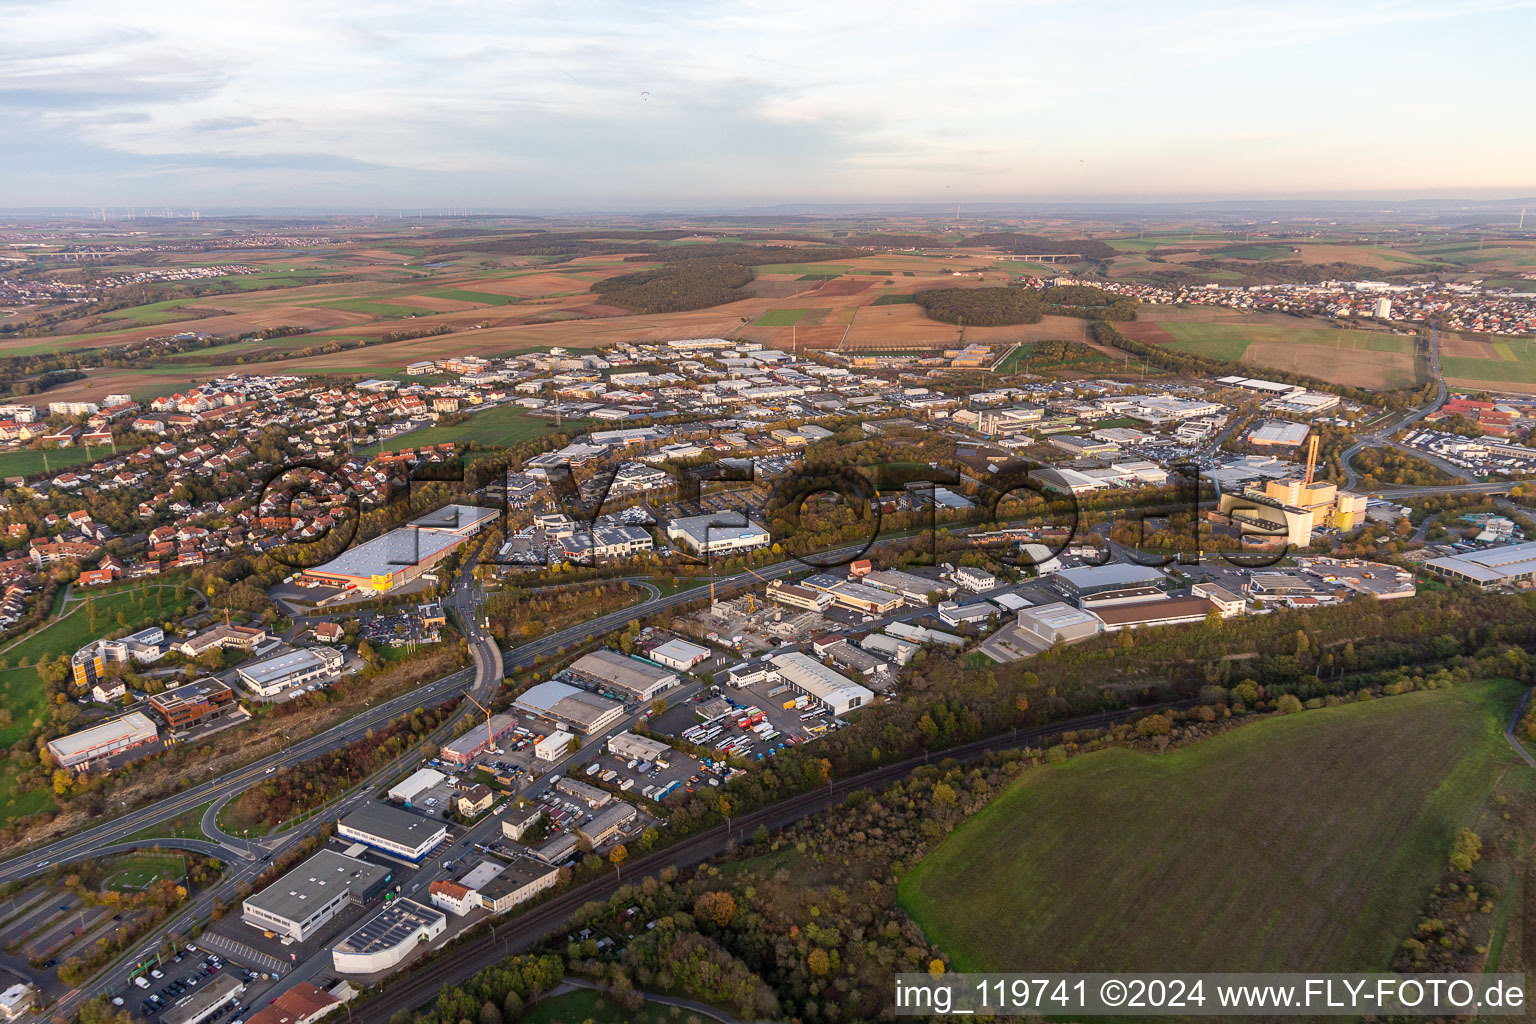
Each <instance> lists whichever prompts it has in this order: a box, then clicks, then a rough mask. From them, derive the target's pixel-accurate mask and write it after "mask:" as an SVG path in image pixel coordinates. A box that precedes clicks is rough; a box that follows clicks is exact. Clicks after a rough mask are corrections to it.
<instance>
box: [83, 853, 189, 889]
mask: <svg viewBox="0 0 1536 1024" xmlns="http://www.w3.org/2000/svg"><path fill="white" fill-rule="evenodd" d="M108 868H109V870H110V872H111V873H110V874H108V875H107V878H106V881H105V883H104V885H105V887H106V888H108V889H147V888H148V887H149V886H150V885H152V884H154V883H155V882H158V881H160V880H161V879H163V878H174V879H182V878H185V877H186V875H187V862H186V860H185V858H183V857H181V856H179V855H177V854H174V853H130V854H126V855H125V856H123V857H119V858H114V860H113V861H112V863H111V864H109V865H108Z"/></svg>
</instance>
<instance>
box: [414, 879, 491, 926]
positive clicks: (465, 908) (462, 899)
mask: <svg viewBox="0 0 1536 1024" xmlns="http://www.w3.org/2000/svg"><path fill="white" fill-rule="evenodd" d="M427 899H429V900H431V901H432V905H433V906H434V907H441V908H442V909H444V910H446V911H448V912H449V913H450V914H453V915H454V916H456V917H463V916H464V915H465V914H467V913H469V912H470V911H471V910H474V909H475V908H476V907H478V906H479V905H480V894H479V893H477V892H475V890H473V889H471V888H470V887H469V886H467V885H464V884H463V883H462V882H454V881H450V880H449V879H446V878H439V879H438V880H437V881H435V882H433V883H432V884H431V885H429V886H427Z"/></svg>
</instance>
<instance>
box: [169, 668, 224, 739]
mask: <svg viewBox="0 0 1536 1024" xmlns="http://www.w3.org/2000/svg"><path fill="white" fill-rule="evenodd" d="M149 706H150V707H152V708H154V709H155V711H156V712H157V713H159V715H160V717H161V718H163V719H165V724H166V725H167V726H169V727H170V729H171V731H172V732H179V731H181V730H183V729H188V728H191V727H192V726H194V725H198V724H200V723H202V722H203V721H204V720H205V719H206V720H210V721H211V720H213V719H216V718H218V717H220V716H221V715H223V714H224V712H225V711H226V710H227V709H229V708H231V707H235V706H236V704H235V691H233V690H231V689H230V688H229V687H227V686H225V685H224V684H223V683H221V682H219V681H218V680H217V679H214V678H212V677H208V678H204V679H198V680H196V681H194V682H190V683H187V684H186V685H185V686H178V687H176V688H175V689H173V690H166V691H165V692H163V693H157V694H154V695H152V696H151V697H150V698H149Z"/></svg>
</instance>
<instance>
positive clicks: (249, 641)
mask: <svg viewBox="0 0 1536 1024" xmlns="http://www.w3.org/2000/svg"><path fill="white" fill-rule="evenodd" d="M266 640H267V631H266V630H264V629H260V628H257V627H255V626H236V625H234V624H233V623H229V622H221V623H219V624H218V625H217V626H214V627H213V628H212V629H205V630H203V631H202V632H201V633H199V634H197V635H196V636H193V637H188V638H187V639H185V640H183V641H181V642H180V643H175V644H172V645H171V650H173V651H176V652H177V653H178V654H184V655H186V656H187V657H189V658H201V657H202V656H203V655H205V654H207V653H208V652H209V651H211V650H213V649H214V648H215V647H217V648H219V649H220V650H227V649H228V648H230V647H233V648H235V649H237V650H241V651H254V650H255V649H256V648H257V647H260V646H261V645H262V644H263V643H265V642H266Z"/></svg>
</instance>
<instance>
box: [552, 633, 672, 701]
mask: <svg viewBox="0 0 1536 1024" xmlns="http://www.w3.org/2000/svg"><path fill="white" fill-rule="evenodd" d="M689 646H692V645H689ZM567 671H568V672H569V673H570V675H571V676H572V678H574V679H577V680H580V681H582V682H587V683H591V684H592V685H594V686H597V687H600V688H602V689H604V690H607V691H611V692H616V693H619V694H622V695H623V696H624V698H625V699H626V700H631V701H639V700H650V699H651V698H652V697H654V696H656V695H657V694H658V693H660V692H661V691H662V690H665V689H668V688H669V687H673V686H676V685H677V684H678V677H677V673H676V672H668V671H667V670H666V669H664V668H662V667H660V666H659V665H653V664H651V663H650V662H648V661H642V660H640V659H639V658H632V657H629V656H627V655H623V654H620V653H619V652H618V651H610V650H606V649H603V650H596V651H593V652H592V653H591V654H584V655H582V656H581V657H579V658H577V659H576V661H575V662H574V663H572V665H571V667H570V668H569V669H568V670H567Z"/></svg>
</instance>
